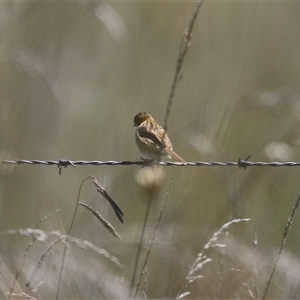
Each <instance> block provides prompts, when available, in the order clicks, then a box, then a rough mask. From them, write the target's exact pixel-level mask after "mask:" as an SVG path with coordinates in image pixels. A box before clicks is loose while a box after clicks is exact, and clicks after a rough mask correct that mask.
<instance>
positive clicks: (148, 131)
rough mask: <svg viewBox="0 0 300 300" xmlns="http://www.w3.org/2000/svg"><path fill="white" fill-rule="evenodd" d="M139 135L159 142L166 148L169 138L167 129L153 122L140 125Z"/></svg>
mask: <svg viewBox="0 0 300 300" xmlns="http://www.w3.org/2000/svg"><path fill="white" fill-rule="evenodd" d="M139 135H140V137H142V138H146V139H149V140H151V141H152V142H154V143H155V144H157V145H158V146H159V147H160V148H165V147H166V143H165V140H166V138H167V139H168V137H167V135H166V133H165V130H164V129H163V128H162V127H161V126H159V125H157V124H154V123H152V122H144V124H142V125H141V126H140V130H139Z"/></svg>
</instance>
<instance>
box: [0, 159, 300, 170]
mask: <svg viewBox="0 0 300 300" xmlns="http://www.w3.org/2000/svg"><path fill="white" fill-rule="evenodd" d="M248 159H249V157H247V158H246V159H240V158H239V159H238V161H190V162H186V165H183V164H181V163H178V162H172V161H161V162H157V163H155V164H157V165H160V166H164V167H168V166H176V167H187V166H190V167H199V166H206V167H214V166H217V167H230V166H237V167H239V168H243V169H246V168H247V167H295V166H300V162H292V161H290V162H278V161H274V162H263V161H257V162H252V161H248ZM1 164H30V165H46V166H51V165H56V166H57V167H58V168H59V174H61V168H63V167H64V168H66V167H68V166H72V167H75V166H76V165H80V166H85V165H94V166H101V165H107V166H116V165H123V166H130V165H138V166H142V167H143V166H147V165H149V164H147V162H145V161H143V160H141V161H129V160H121V161H115V160H108V161H100V160H92V161H88V160H77V161H72V160H69V159H59V160H57V161H56V160H36V159H34V160H25V159H16V160H0V165H1Z"/></svg>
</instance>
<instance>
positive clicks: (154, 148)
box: [133, 112, 186, 165]
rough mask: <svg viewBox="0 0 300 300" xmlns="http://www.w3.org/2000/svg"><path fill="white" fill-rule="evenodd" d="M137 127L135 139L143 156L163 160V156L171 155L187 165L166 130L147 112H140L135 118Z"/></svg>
mask: <svg viewBox="0 0 300 300" xmlns="http://www.w3.org/2000/svg"><path fill="white" fill-rule="evenodd" d="M133 122H134V125H133V126H135V127H136V131H135V141H136V144H137V146H138V148H139V149H140V151H141V154H142V156H143V158H146V159H147V160H152V161H158V162H159V161H161V158H162V157H163V156H169V157H170V158H173V159H174V160H175V161H176V162H180V163H182V164H185V165H186V162H185V161H184V159H182V158H181V157H180V156H179V155H178V154H176V153H175V152H174V151H173V147H172V144H171V141H170V139H169V138H168V136H167V134H166V132H165V130H164V129H163V128H162V127H161V126H160V125H159V124H158V123H157V122H156V121H155V120H154V119H153V118H152V116H151V115H150V114H148V113H146V112H140V113H138V114H137V115H136V116H135V117H134V119H133Z"/></svg>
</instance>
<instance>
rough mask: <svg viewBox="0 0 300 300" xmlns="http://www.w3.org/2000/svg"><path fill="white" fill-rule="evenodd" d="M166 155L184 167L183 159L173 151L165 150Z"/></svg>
mask: <svg viewBox="0 0 300 300" xmlns="http://www.w3.org/2000/svg"><path fill="white" fill-rule="evenodd" d="M166 151H167V153H168V155H170V156H171V158H173V159H174V160H175V161H176V162H180V163H182V164H183V165H186V164H187V163H186V162H185V160H184V159H183V158H181V157H180V156H179V155H178V154H177V153H175V152H174V151H173V150H171V149H166Z"/></svg>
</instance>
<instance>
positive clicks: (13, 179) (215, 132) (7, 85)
mask: <svg viewBox="0 0 300 300" xmlns="http://www.w3.org/2000/svg"><path fill="white" fill-rule="evenodd" d="M194 10H195V3H190V2H161V3H160V2H151V1H149V2H111V3H109V2H108V3H107V2H105V3H104V2H103V3H102V2H78V3H74V2H73V3H71V2H70V3H63V2H61V3H60V2H48V3H45V2H42V1H41V2H35V3H30V2H8V3H1V4H0V15H1V18H0V34H1V45H0V58H1V64H0V68H1V72H0V93H1V98H0V99H1V100H0V122H1V126H0V159H1V160H3V159H41V160H46V159H49V160H58V159H62V158H65V159H70V160H134V161H135V160H139V159H140V153H139V151H138V149H137V147H136V145H135V141H134V131H135V128H134V127H133V117H134V115H135V114H136V113H138V112H140V111H147V112H149V113H151V115H152V116H153V117H154V118H155V119H156V120H157V121H158V122H159V123H161V124H162V123H163V118H164V114H165V111H166V106H167V98H168V94H169V91H170V87H171V84H172V80H173V76H174V72H175V67H176V59H177V57H178V53H179V45H180V42H181V38H182V34H183V31H184V29H185V28H186V26H187V25H188V22H189V20H190V18H191V16H192V14H193V12H194ZM299 14H300V3H291V2H278V3H275V2H272V3H271V2H269V3H268V2H264V3H261V2H252V3H251V2H246V1H241V2H238V3H237V2H227V3H221V2H209V1H208V2H205V3H204V4H203V6H202V8H201V11H200V13H199V16H198V19H197V21H196V23H195V27H194V30H193V38H192V41H191V45H190V48H189V50H188V54H187V56H186V59H185V61H184V65H183V78H182V80H181V81H180V82H179V85H178V87H177V90H176V95H175V98H174V103H173V105H172V109H171V115H170V119H169V127H168V134H169V137H170V139H171V141H172V143H173V147H174V149H175V151H176V152H177V153H178V154H179V155H180V156H182V157H183V158H184V159H185V160H186V161H198V160H199V161H200V160H201V161H211V160H216V161H237V160H238V158H239V157H240V158H246V157H247V156H248V155H252V157H251V159H250V160H252V161H299V160H300V152H299V145H300V126H299V125H300V124H299V118H300V88H299V82H300V55H299V53H300V39H299V36H300V18H299ZM144 171H145V170H144V169H143V170H142V171H141V170H140V167H139V166H89V165H87V166H77V167H76V168H72V167H68V168H67V169H63V170H62V175H61V176H59V175H58V169H57V168H56V167H55V166H43V165H2V166H1V167H0V174H1V185H0V195H1V202H0V231H1V232H3V231H6V230H9V229H19V228H33V227H34V226H35V225H36V223H37V222H40V221H41V219H42V218H44V217H45V216H46V215H48V214H49V213H51V212H52V211H54V210H55V209H58V208H59V209H60V211H59V212H58V213H56V214H55V215H53V216H51V217H49V218H48V219H47V220H46V221H45V222H44V223H43V224H42V229H43V230H46V231H52V230H58V231H61V232H62V233H65V232H66V230H67V229H68V228H69V226H70V222H71V219H72V215H73V213H74V209H75V206H76V201H77V196H78V191H79V186H80V184H81V182H82V180H83V179H84V178H86V177H88V176H90V175H94V176H96V177H97V178H98V179H99V181H100V182H101V183H102V185H103V186H104V187H105V188H106V190H107V192H108V193H109V194H110V195H111V196H112V198H113V199H114V200H115V201H116V202H117V203H118V204H119V205H120V207H121V208H122V210H123V211H124V215H125V216H124V220H125V223H124V225H122V224H120V223H119V221H118V220H117V218H116V217H115V215H114V213H113V211H112V209H111V207H110V206H109V205H108V204H107V203H106V202H105V200H104V199H103V198H102V197H101V196H100V195H99V194H98V193H97V192H96V190H95V188H94V186H93V184H92V183H91V182H90V181H87V182H86V183H85V184H84V186H83V189H82V191H81V195H80V200H81V201H84V202H85V203H87V204H89V205H91V206H92V207H94V208H95V209H97V211H98V212H100V213H101V214H102V215H103V216H104V217H105V218H106V219H107V220H108V221H109V222H111V223H112V225H113V226H115V228H116V230H117V231H118V233H119V234H120V235H121V237H122V240H121V241H119V240H117V239H115V238H114V237H112V236H111V235H110V234H109V232H108V231H107V230H105V229H104V228H103V226H102V224H101V223H100V222H99V221H98V220H97V219H96V218H94V217H93V216H92V215H91V213H90V212H88V211H86V210H85V209H84V208H82V207H79V209H78V213H77V215H76V219H75V224H74V228H73V230H72V236H74V237H78V238H81V239H83V240H87V241H90V242H92V243H93V244H95V245H96V246H98V247H100V248H103V249H105V250H106V251H108V253H110V254H111V255H113V256H115V257H116V258H117V259H118V260H119V262H120V263H121V264H122V265H123V266H124V269H120V268H119V267H118V266H115V264H114V263H113V262H112V261H111V260H110V259H109V258H106V257H104V256H103V255H102V256H101V255H98V254H95V253H94V252H93V251H91V250H82V249H79V248H78V247H76V246H74V245H71V246H70V247H69V248H68V250H67V258H66V263H65V267H64V273H63V276H62V279H61V285H62V286H61V294H60V297H61V298H62V299H63V298H65V299H67V298H68V299H75V298H77V299H79V298H81V299H97V298H106V299H112V298H118V299H121V298H123V299H126V298H130V297H131V296H129V295H130V292H129V290H130V282H131V280H132V276H133V275H132V274H133V269H134V262H135V260H136V257H137V249H138V245H139V242H140V236H141V231H142V226H143V221H144V218H145V212H146V207H147V205H148V204H147V201H150V199H151V201H152V203H151V207H150V215H149V219H148V222H147V228H146V236H145V243H144V247H143V248H142V251H141V256H140V262H139V265H138V277H139V273H140V271H141V267H142V264H143V262H144V260H145V255H146V249H147V248H148V246H149V241H150V240H151V237H152V234H153V231H154V228H155V225H156V220H157V218H158V214H159V211H160V208H161V205H162V201H163V199H164V197H165V195H166V190H167V187H168V185H169V184H170V181H171V177H172V175H173V174H174V181H173V183H172V186H171V189H170V193H169V196H168V199H167V202H166V207H165V209H164V212H163V217H162V221H161V224H160V227H159V229H158V232H157V235H156V239H155V242H154V245H153V248H152V252H151V255H150V259H149V262H148V269H147V279H146V281H147V292H146V293H147V296H148V298H150V299H154V298H159V299H167V298H169V299H174V298H176V296H177V295H178V293H180V290H181V287H182V285H183V283H184V279H185V277H186V276H187V274H188V273H189V271H190V269H191V266H192V264H193V262H194V261H195V259H196V257H197V254H198V253H200V252H201V251H202V250H203V247H204V245H205V244H206V243H207V242H208V240H209V239H210V238H211V236H212V235H213V234H214V232H216V231H217V230H219V228H220V227H221V226H222V225H223V224H224V223H226V222H228V221H230V220H232V219H233V218H251V221H250V222H247V223H238V224H233V225H232V226H231V227H230V229H229V232H228V235H225V236H220V239H221V240H222V243H224V244H225V245H226V247H214V248H212V249H208V250H207V253H206V255H207V257H209V258H211V259H212V261H211V262H209V263H207V264H205V265H203V266H202V267H201V268H200V269H199V270H198V272H197V274H199V275H202V276H203V278H199V279H198V280H196V281H195V282H193V283H191V284H190V285H189V286H188V288H187V290H188V291H190V292H191V294H190V295H189V296H187V298H188V299H197V298H212V297H215V298H223V299H225V298H244V299H245V298H250V296H251V293H250V291H251V292H252V293H253V295H256V294H255V293H257V295H256V296H254V298H256V297H261V295H262V291H263V289H264V287H265V284H266V280H267V278H268V276H269V274H270V272H271V269H272V267H273V265H274V261H275V257H276V254H277V252H278V249H279V246H280V243H281V241H282V236H283V232H284V228H285V225H286V223H287V219H288V217H289V215H290V214H291V210H292V207H293V205H294V203H295V201H296V199H297V197H298V195H299V193H300V185H299V177H298V176H299V172H300V170H299V167H280V168H273V167H263V168H260V167H249V168H247V169H246V170H240V169H238V168H237V167H168V168H162V170H161V172H163V173H162V174H161V176H162V177H161V179H160V180H159V183H160V185H159V186H156V187H152V188H153V189H154V188H155V189H156V190H155V192H154V193H152V192H153V190H152V188H146V187H145V186H143V185H142V184H141V182H140V181H138V180H137V178H140V176H143V174H140V172H144ZM146 172H147V171H146ZM150 173H151V172H150ZM151 193H152V194H151ZM150 194H151V195H150ZM299 225H300V222H299V213H298V212H296V215H295V220H294V223H293V226H292V229H291V231H290V232H289V235H288V240H287V244H286V247H285V249H284V253H283V255H282V256H281V258H280V261H279V265H278V268H277V270H276V272H275V276H274V279H273V280H272V282H271V285H270V290H269V292H268V294H267V298H270V299H271V298H294V299H296V298H297V297H299V281H300V271H299V270H300V252H299V247H300V241H299V234H300V232H299ZM255 232H256V233H257V246H256V247H254V246H253V239H254V236H255ZM28 241H29V239H28V238H26V237H22V236H20V235H4V236H1V237H0V272H1V274H2V276H1V278H0V295H1V298H5V297H6V293H7V292H8V291H9V288H10V286H11V284H12V282H13V278H14V276H15V274H16V272H17V270H18V268H20V266H21V264H22V261H23V260H24V258H23V255H24V253H25V249H26V246H27V244H28ZM49 244H51V239H48V240H47V241H46V242H45V243H40V242H35V243H34V245H33V246H32V247H31V248H30V251H29V252H28V255H27V256H26V257H27V258H26V259H27V261H26V264H25V265H24V268H23V269H22V271H21V274H20V277H19V278H18V284H19V285H17V286H16V289H15V293H21V292H24V293H30V292H31V290H30V288H28V287H25V286H24V284H25V282H26V280H27V278H28V276H29V275H30V273H31V272H32V270H33V268H34V265H35V264H36V261H37V259H38V258H39V256H40V255H41V254H42V253H43V251H44V250H45V249H46V248H47V247H48V246H49ZM62 251H63V244H57V245H56V246H55V247H53V249H52V250H51V251H50V252H49V254H48V256H47V258H46V260H45V262H44V264H43V265H42V266H41V267H40V269H39V270H38V272H37V274H36V275H35V276H34V278H33V280H32V282H31V288H34V287H36V286H38V287H37V290H36V291H33V292H31V295H32V296H34V297H35V298H38V299H53V298H55V295H56V289H57V283H58V274H59V269H60V263H61V259H62ZM137 281H138V279H136V280H135V283H136V282H137ZM144 288H145V286H144V284H143V285H142V289H144ZM140 297H142V296H141V294H140ZM16 298H18V299H20V298H21V297H17V296H16Z"/></svg>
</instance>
